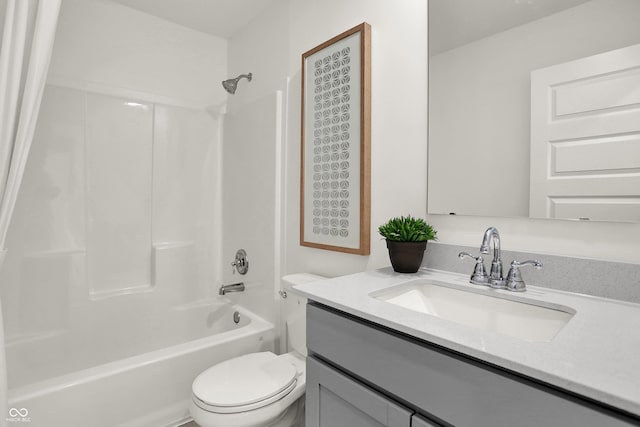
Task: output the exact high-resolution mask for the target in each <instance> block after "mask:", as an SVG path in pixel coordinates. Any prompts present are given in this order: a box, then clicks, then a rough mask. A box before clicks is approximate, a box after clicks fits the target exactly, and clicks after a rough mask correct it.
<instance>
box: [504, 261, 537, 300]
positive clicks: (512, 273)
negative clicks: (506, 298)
mask: <svg viewBox="0 0 640 427" xmlns="http://www.w3.org/2000/svg"><path fill="white" fill-rule="evenodd" d="M524 265H531V266H533V268H534V269H536V270H540V269H542V263H541V262H540V261H538V260H537V259H531V260H527V261H522V262H519V261H515V260H514V261H511V268H510V269H509V273H507V289H508V290H510V291H513V292H524V291H525V290H526V285H525V283H524V280H522V274H521V273H520V267H522V266H524Z"/></svg>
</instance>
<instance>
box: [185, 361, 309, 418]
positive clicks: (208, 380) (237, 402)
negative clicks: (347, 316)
mask: <svg viewBox="0 0 640 427" xmlns="http://www.w3.org/2000/svg"><path fill="white" fill-rule="evenodd" d="M297 377H298V372H297V369H296V367H295V366H294V365H293V364H292V363H290V362H288V361H287V360H286V359H283V358H282V357H279V356H276V355H275V354H273V353H271V352H262V353H252V354H247V355H244V356H240V357H237V358H234V359H230V360H227V361H225V362H222V363H219V364H217V365H215V366H213V367H211V368H209V369H207V370H206V371H204V372H203V373H202V374H200V375H199V376H198V377H197V378H196V379H195V381H194V382H193V397H194V399H193V400H194V403H195V404H196V405H197V406H198V407H200V408H201V409H203V410H205V411H208V412H214V413H219V414H234V413H239V412H246V411H250V410H255V409H258V408H262V407H264V406H267V405H269V404H271V403H273V402H275V401H278V400H280V399H282V398H283V397H284V396H286V395H287V394H289V393H290V392H291V391H292V390H293V389H294V388H295V386H296V383H297Z"/></svg>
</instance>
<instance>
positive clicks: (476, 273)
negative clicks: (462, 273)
mask: <svg viewBox="0 0 640 427" xmlns="http://www.w3.org/2000/svg"><path fill="white" fill-rule="evenodd" d="M458 258H460V259H464V258H471V259H472V260H474V261H475V262H476V265H475V267H474V269H473V273H472V274H471V278H470V280H469V281H470V282H471V283H473V284H474V285H485V286H486V285H488V284H489V275H488V274H487V269H486V268H485V266H484V258H482V256H481V255H478V256H477V257H476V256H473V255H471V254H470V253H469V252H460V253H459V254H458Z"/></svg>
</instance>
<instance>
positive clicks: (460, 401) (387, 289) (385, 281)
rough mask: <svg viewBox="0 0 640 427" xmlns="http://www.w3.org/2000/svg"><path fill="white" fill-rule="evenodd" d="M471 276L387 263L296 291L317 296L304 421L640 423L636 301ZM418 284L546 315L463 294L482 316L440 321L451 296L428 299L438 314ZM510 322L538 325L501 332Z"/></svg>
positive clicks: (316, 426) (311, 426) (310, 317)
mask: <svg viewBox="0 0 640 427" xmlns="http://www.w3.org/2000/svg"><path fill="white" fill-rule="evenodd" d="M467 280H468V277H465V276H459V275H455V274H450V273H444V272H438V271H429V270H425V271H421V272H419V273H418V274H417V275H402V274H397V273H394V272H392V271H391V270H390V269H389V270H388V269H383V270H377V271H372V272H365V273H358V274H355V275H352V276H345V277H341V278H336V279H332V280H329V281H325V282H323V283H322V284H320V283H317V284H314V283H311V284H307V285H303V286H301V287H298V288H297V289H298V290H299V291H301V292H303V293H304V294H305V295H306V296H307V297H308V298H309V299H310V303H309V305H308V307H307V347H308V350H309V357H308V359H307V426H308V427H320V426H340V425H344V426H347V425H348V426H350V427H358V426H395V427H398V426H420V427H424V426H460V427H462V426H473V427H479V426H490V427H496V426H509V427H512V426H563V427H565V426H569V427H570V426H580V427H583V426H594V427H595V426H607V427H609V426H611V427H617V426H637V425H640V383H639V380H640V361H638V360H636V359H638V357H637V354H638V350H639V349H640V338H638V333H637V331H638V330H639V329H638V328H639V327H640V306H638V305H636V304H627V303H623V302H616V301H612V300H605V299H599V298H592V297H586V296H580V295H574V294H568V293H563V292H557V291H551V290H547V289H543V288H531V289H529V290H528V291H527V292H526V293H525V294H520V295H517V296H515V295H510V294H507V291H495V290H490V289H479V288H478V287H477V286H476V285H470V284H467V283H465V282H466V281H467ZM416 283H420V284H421V285H420V286H423V287H424V284H425V283H429V286H431V285H434V286H437V287H444V288H448V289H453V290H454V291H455V292H459V291H461V292H469V293H471V294H474V295H475V296H474V298H492V299H498V300H503V301H504V303H505V305H506V306H507V310H515V311H517V310H518V309H519V308H522V309H524V310H525V311H526V310H527V307H526V306H534V307H538V308H540V309H541V310H542V314H541V315H539V314H536V313H535V312H534V313H533V314H531V313H528V314H527V315H526V316H525V317H526V319H524V318H518V316H517V315H515V317H509V316H511V314H510V313H507V312H500V313H498V315H497V316H490V315H489V316H487V315H486V313H483V310H484V309H483V308H482V307H479V309H478V312H477V313H473V309H471V308H469V307H464V301H463V300H464V297H463V298H460V304H461V305H462V311H463V312H467V313H469V314H468V316H471V318H472V319H473V318H474V316H479V317H477V318H476V321H477V323H476V324H466V325H465V324H462V323H461V322H463V321H464V319H462V320H460V319H456V318H455V317H454V318H446V317H445V318H443V317H442V316H443V315H444V316H446V315H447V310H450V309H451V307H445V306H444V305H442V302H443V301H445V302H446V300H447V298H449V297H448V296H447V295H448V294H446V292H445V293H444V294H428V295H427V297H426V300H428V301H427V305H429V306H430V308H433V307H435V308H437V309H438V312H437V313H435V312H434V313H427V312H425V310H423V309H422V308H420V307H419V306H417V305H416V304H415V301H416V299H418V298H419V297H424V295H423V294H420V295H417V294H415V293H413V294H409V293H408V292H409V291H414V290H415V289H422V288H419V287H417V286H416ZM425 292H426V291H425ZM455 292H454V293H452V294H451V295H453V296H454V298H457V294H455ZM492 292H493V293H492ZM403 294H406V295H410V298H409V299H407V301H409V303H408V304H409V305H411V304H413V305H411V306H410V308H407V307H408V306H407V304H405V303H404V302H402V301H401V299H398V296H399V295H400V296H401V295H403ZM443 295H444V296H443ZM496 297H497V298H496ZM437 299H440V300H439V302H438V301H436V300H437ZM452 301H453V302H451V301H449V303H451V304H453V308H454V309H456V308H460V307H455V306H456V305H458V303H457V302H456V300H452ZM473 302H474V303H476V304H481V303H482V300H480V303H478V301H475V300H473ZM512 304H515V305H513V308H511V305H512ZM487 306H488V307H490V308H489V309H490V310H492V311H498V312H499V311H500V310H503V309H502V308H500V307H498V306H497V305H492V304H487ZM548 310H550V311H560V312H563V313H565V315H564V316H561V317H560V320H558V319H555V318H551V319H549V318H548V317H545V316H546V314H545V313H544V312H545V311H548ZM463 317H464V316H463ZM523 319H524V320H523ZM540 319H541V320H540ZM539 320H540V321H539ZM502 322H505V323H512V324H516V325H519V327H520V328H521V329H532V330H533V331H534V332H533V333H531V331H522V332H521V331H519V330H515V331H513V330H510V329H506V330H503V329H495V328H494V325H495V324H496V323H502ZM522 322H524V323H522ZM527 322H533V323H527ZM620 322H622V323H623V325H622V326H621V323H620ZM538 323H539V324H540V325H538ZM549 323H555V324H554V325H552V327H551V332H550V333H549V332H548V331H547V330H546V328H548V324H549ZM616 325H617V326H616ZM540 328H541V329H544V330H545V331H546V332H543V333H539V331H537V329H540Z"/></svg>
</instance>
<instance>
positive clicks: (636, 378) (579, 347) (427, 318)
mask: <svg viewBox="0 0 640 427" xmlns="http://www.w3.org/2000/svg"><path fill="white" fill-rule="evenodd" d="M415 279H431V280H435V281H441V282H449V283H453V284H455V285H456V287H458V286H465V287H469V288H472V289H475V290H476V291H477V290H478V288H479V287H478V286H476V285H471V284H469V283H468V282H467V281H468V276H465V275H459V274H455V273H447V272H443V271H437V270H429V269H421V270H420V271H419V272H418V273H416V274H399V273H395V272H394V271H393V270H392V269H391V268H385V269H381V270H373V271H367V272H363V273H357V274H353V275H349V276H342V277H337V278H334V279H329V280H323V281H320V282H312V283H307V284H304V285H298V286H295V289H296V290H297V291H298V292H300V293H301V294H303V295H304V296H306V297H307V298H309V299H312V300H314V301H317V302H319V303H322V304H325V305H328V306H330V307H333V308H336V309H338V310H341V311H344V312H346V313H349V314H352V315H354V316H357V317H360V318H363V319H366V320H369V321H372V322H375V323H378V324H380V325H383V326H386V327H388V328H391V329H394V330H397V331H399V332H403V333H405V334H408V335H411V336H414V337H416V338H419V339H422V340H425V341H428V342H431V343H434V344H438V345H441V346H443V347H446V348H449V349H451V350H454V351H457V352H460V353H463V354H467V355H469V356H472V357H475V358H477V359H480V360H484V361H486V362H489V363H492V364H495V365H498V366H502V367H504V368H506V369H510V370H512V371H514V372H519V373H521V374H524V375H527V376H529V377H532V378H536V379H539V380H541V381H544V382H546V383H548V384H552V385H555V386H557V387H559V388H562V389H565V390H569V391H572V392H575V393H577V394H580V395H583V396H586V397H589V398H591V399H595V400H598V401H601V402H603V403H606V404H608V405H611V406H613V407H616V408H620V409H622V410H624V411H627V412H629V413H632V414H635V415H636V416H640V304H633V303H625V302H621V301H615V300H609V299H604V298H597V297H591V296H587V295H579V294H573V293H568V292H562V291H555V290H551V289H547V288H540V287H528V289H527V291H526V292H524V293H518V294H517V298H526V299H530V300H533V301H534V302H538V303H543V304H549V303H550V304H559V305H563V306H567V307H570V308H572V309H574V310H575V311H576V314H575V315H574V316H573V318H572V319H571V320H570V321H569V322H568V323H567V324H566V325H565V326H564V327H563V328H562V329H561V330H560V332H558V334H557V335H556V336H555V337H554V338H553V339H552V340H551V341H550V342H528V341H524V340H521V339H518V338H512V337H509V336H506V335H501V334H498V333H493V332H485V331H482V330H480V329H475V328H471V327H468V326H463V325H460V324H457V323H454V322H451V321H447V320H444V319H440V318H438V317H435V316H431V315H428V314H424V313H420V312H417V311H412V310H407V309H405V308H402V307H398V306H396V305H393V304H390V303H387V302H384V301H380V300H377V299H375V298H373V297H371V296H369V294H371V293H372V292H376V291H380V290H382V289H386V288H389V287H392V286H397V285H400V284H402V283H404V282H407V281H410V280H415ZM603 286H607V285H606V284H603ZM486 292H490V293H491V292H497V293H502V294H505V295H506V296H507V297H513V296H514V295H513V293H511V292H509V291H503V290H500V291H497V290H493V289H488V288H486Z"/></svg>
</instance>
